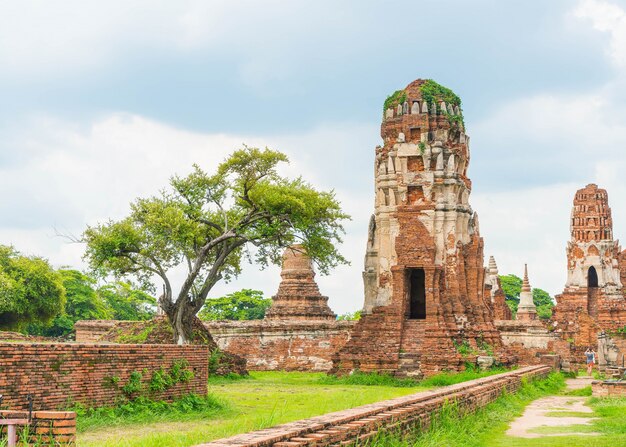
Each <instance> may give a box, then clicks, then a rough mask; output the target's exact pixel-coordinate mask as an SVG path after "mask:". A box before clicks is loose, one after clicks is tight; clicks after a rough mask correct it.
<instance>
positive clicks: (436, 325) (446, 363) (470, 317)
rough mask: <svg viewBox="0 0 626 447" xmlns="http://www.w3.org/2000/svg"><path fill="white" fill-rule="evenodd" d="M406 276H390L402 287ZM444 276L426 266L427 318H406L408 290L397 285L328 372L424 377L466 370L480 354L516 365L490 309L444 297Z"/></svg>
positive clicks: (357, 328) (362, 323) (365, 317)
mask: <svg viewBox="0 0 626 447" xmlns="http://www.w3.org/2000/svg"><path fill="white" fill-rule="evenodd" d="M468 273H469V272H468ZM404 274H405V269H403V268H399V267H397V268H394V269H393V278H392V280H393V281H395V283H396V284H399V285H402V284H403V281H402V275H404ZM441 276H442V271H441V269H435V268H430V269H426V277H427V280H426V287H427V293H426V309H427V314H426V318H424V319H410V318H407V314H408V312H407V303H406V299H405V298H404V297H405V290H404V288H403V287H398V288H397V289H396V292H395V294H394V297H393V299H392V303H391V304H390V305H388V306H379V307H375V308H374V309H373V311H372V313H370V314H365V315H363V316H362V317H361V320H360V321H359V322H357V324H356V325H355V327H354V329H353V331H352V336H351V338H350V340H349V341H348V343H346V345H345V346H344V347H343V348H342V349H340V350H339V351H338V352H337V353H336V354H335V356H334V357H333V368H332V369H331V371H330V372H331V373H332V374H338V375H345V374H350V373H352V372H354V371H361V372H379V373H387V374H392V375H394V376H398V377H415V378H421V377H428V376H432V375H434V374H438V373H440V372H443V371H452V372H459V371H463V370H464V369H465V368H466V364H467V363H470V364H475V363H476V361H477V357H478V356H493V357H494V358H495V361H496V362H497V363H500V364H505V365H508V364H512V363H514V362H515V361H516V358H515V357H514V356H513V355H512V354H511V353H509V352H508V351H507V350H506V348H505V347H504V345H503V343H502V339H501V337H500V333H499V332H498V330H497V329H496V327H495V325H494V323H493V319H492V315H491V314H490V313H489V312H488V310H487V309H488V308H487V307H486V306H484V305H481V304H469V303H467V302H463V300H460V299H458V298H457V299H452V298H450V297H446V298H445V299H444V298H442V297H441V293H442V292H440V290H439V288H438V287H435V285H439V284H444V281H439V278H441ZM468 276H469V275H468ZM477 279H478V278H477ZM470 282H471V281H470Z"/></svg>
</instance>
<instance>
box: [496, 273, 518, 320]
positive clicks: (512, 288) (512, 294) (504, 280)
mask: <svg viewBox="0 0 626 447" xmlns="http://www.w3.org/2000/svg"><path fill="white" fill-rule="evenodd" d="M522 282H523V281H522V278H520V277H519V276H515V275H501V276H500V285H501V286H502V291H503V292H504V295H505V296H506V304H507V306H509V309H511V312H513V315H515V314H516V313H517V306H518V305H519V295H520V293H521V292H522Z"/></svg>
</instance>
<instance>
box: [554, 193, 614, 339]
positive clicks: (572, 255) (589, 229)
mask: <svg viewBox="0 0 626 447" xmlns="http://www.w3.org/2000/svg"><path fill="white" fill-rule="evenodd" d="M570 230H571V233H572V235H571V239H570V241H569V242H568V243H567V283H566V284H565V290H564V292H563V294H561V295H558V296H557V297H556V300H557V306H556V308H555V316H554V320H555V321H557V322H558V323H557V328H558V330H559V331H561V332H563V333H564V334H566V335H568V336H570V338H571V339H574V340H575V342H576V344H577V345H578V344H580V345H587V344H589V345H594V344H595V343H596V336H597V333H598V332H599V331H600V330H615V329H617V328H618V327H622V326H624V324H626V301H624V294H623V289H622V281H621V277H620V263H619V261H620V250H621V248H620V246H619V242H618V241H615V240H613V219H612V217H611V208H610V207H609V201H608V194H607V192H606V190H604V189H600V188H598V186H597V185H594V184H590V185H587V186H586V187H585V188H583V189H580V190H578V191H577V192H576V196H575V197H574V206H573V209H572V215H571V220H570Z"/></svg>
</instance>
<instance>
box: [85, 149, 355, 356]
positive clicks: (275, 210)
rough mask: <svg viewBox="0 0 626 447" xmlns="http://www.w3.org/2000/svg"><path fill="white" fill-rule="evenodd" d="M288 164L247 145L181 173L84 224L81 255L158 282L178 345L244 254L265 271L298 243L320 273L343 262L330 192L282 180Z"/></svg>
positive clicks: (98, 265)
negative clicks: (179, 275) (99, 220)
mask: <svg viewBox="0 0 626 447" xmlns="http://www.w3.org/2000/svg"><path fill="white" fill-rule="evenodd" d="M287 161H288V159H287V156H286V155H284V154H282V153H280V152H277V151H273V150H270V149H267V148H266V149H265V150H260V149H257V148H248V147H244V148H243V149H241V150H237V151H235V152H234V153H233V154H232V155H231V156H230V157H228V158H227V159H226V160H225V161H224V162H223V163H221V164H220V165H219V167H218V168H217V172H216V173H215V174H213V175H209V174H207V173H206V172H204V171H203V170H201V169H200V168H199V167H198V166H194V171H193V172H192V173H191V174H190V175H188V176H187V177H183V178H181V177H173V178H172V179H171V181H170V188H169V189H167V190H163V191H161V192H160V193H159V194H158V195H156V196H153V197H150V198H145V199H137V200H136V201H135V202H134V203H133V204H132V205H131V212H130V215H129V216H128V217H126V218H124V219H122V220H119V221H109V222H107V223H104V224H100V225H96V226H93V227H88V228H87V229H86V231H85V232H84V234H83V240H84V241H85V242H86V243H87V250H86V258H87V259H88V260H89V263H90V265H91V267H92V268H94V269H95V270H96V271H99V272H101V273H103V274H104V273H113V274H114V275H116V276H118V277H133V278H134V279H136V280H138V281H140V284H141V285H142V286H148V285H149V284H150V283H151V280H152V279H153V278H154V277H156V278H158V279H160V280H161V281H162V282H163V284H164V291H163V294H162V295H161V296H160V297H159V304H160V306H161V308H162V309H163V311H164V312H165V313H166V315H167V316H168V319H169V321H170V323H171V325H172V328H173V331H174V339H175V342H176V343H179V344H184V343H188V342H189V341H190V340H191V339H192V336H193V331H192V325H193V319H194V317H195V316H196V314H197V313H198V312H199V311H200V309H201V308H202V306H204V304H205V302H206V299H207V296H208V294H209V292H210V291H211V289H212V288H213V286H214V285H215V284H216V283H217V282H218V281H220V280H221V279H224V280H229V279H231V278H233V277H235V276H236V275H237V274H239V273H240V271H241V260H242V257H243V256H244V255H245V254H247V255H248V258H249V259H254V260H255V261H256V262H258V263H259V264H261V265H262V266H265V265H267V264H268V263H276V264H279V263H280V260H281V255H282V251H283V249H284V248H285V247H287V246H289V245H292V244H294V243H295V242H299V243H301V244H302V245H304V247H305V249H306V250H307V252H308V254H309V256H310V257H311V258H312V259H313V260H314V261H315V262H316V263H317V265H318V268H319V270H320V271H321V272H322V273H326V272H328V270H329V269H330V268H332V267H334V266H336V265H338V264H341V263H345V262H346V261H345V259H344V258H343V257H342V256H341V255H340V254H339V252H338V251H337V249H336V245H337V243H339V242H341V235H342V234H343V233H344V230H343V226H342V221H343V220H344V219H346V218H348V216H347V215H346V214H345V213H343V212H342V210H341V208H340V205H339V202H338V201H337V200H336V198H335V195H334V192H332V191H331V192H322V191H317V190H316V189H314V188H313V187H312V186H311V185H309V184H308V183H306V182H305V181H303V180H302V179H301V178H297V179H295V180H290V179H287V178H284V177H281V176H279V175H278V173H277V170H276V169H277V166H278V164H279V163H281V162H287ZM251 245H252V246H254V247H255V250H254V253H250V252H249V251H248V250H247V248H248V247H250V246H251ZM181 266H184V267H185V268H186V270H187V273H186V277H185V279H184V281H182V284H181V285H180V287H178V288H177V290H174V289H173V285H172V281H171V276H172V271H173V270H175V269H176V268H177V267H181Z"/></svg>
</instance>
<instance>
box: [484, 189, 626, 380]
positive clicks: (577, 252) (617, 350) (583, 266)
mask: <svg viewBox="0 0 626 447" xmlns="http://www.w3.org/2000/svg"><path fill="white" fill-rule="evenodd" d="M570 230H571V239H570V241H569V242H568V243H567V248H566V254H567V283H566V284H565V290H564V291H563V293H562V294H560V295H557V296H556V297H555V298H556V302H557V305H556V307H555V308H554V311H553V316H552V318H551V320H550V321H547V322H542V321H539V320H537V319H536V311H535V310H534V309H533V308H534V305H533V304H532V294H531V293H530V287H526V282H527V281H526V280H527V278H525V280H524V286H525V289H526V295H525V293H524V291H522V296H521V297H520V306H519V309H520V310H519V311H518V314H517V320H515V321H505V320H499V321H496V325H497V327H498V329H499V330H500V331H501V334H502V338H503V341H504V342H505V344H507V345H508V346H509V348H510V349H512V350H513V351H514V352H515V353H516V354H517V355H518V356H519V357H520V359H521V360H522V362H525V363H532V362H533V360H535V361H536V357H537V356H538V355H540V354H545V353H549V352H556V353H558V354H559V355H560V356H561V357H562V359H563V367H564V368H565V369H577V368H581V367H582V366H583V364H584V352H585V351H586V350H587V348H588V347H592V348H594V349H595V350H596V351H597V352H598V363H599V366H600V367H606V366H616V365H619V364H621V362H622V356H623V355H624V354H626V340H625V339H624V338H623V336H621V335H620V334H618V333H616V330H617V329H618V328H621V327H624V325H626V299H625V293H626V289H624V287H623V285H622V284H623V281H624V279H625V276H624V275H625V273H626V263H624V259H625V258H626V256H625V253H626V252H624V251H621V247H620V245H619V242H618V241H616V240H614V239H613V219H612V217H611V208H610V207H609V203H608V194H607V192H606V190H604V189H600V188H598V186H597V185H595V184H590V185H587V186H586V187H585V188H583V189H580V190H578V191H577V192H576V195H575V197H574V203H573V208H572V214H571V219H570ZM524 297H526V300H524ZM523 302H526V305H524V306H523ZM528 305H532V307H533V308H528ZM522 309H524V312H523V313H522ZM609 334H610V335H609Z"/></svg>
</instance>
